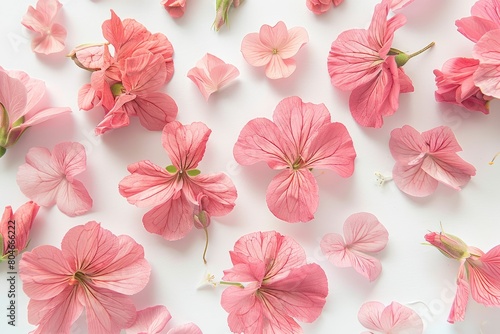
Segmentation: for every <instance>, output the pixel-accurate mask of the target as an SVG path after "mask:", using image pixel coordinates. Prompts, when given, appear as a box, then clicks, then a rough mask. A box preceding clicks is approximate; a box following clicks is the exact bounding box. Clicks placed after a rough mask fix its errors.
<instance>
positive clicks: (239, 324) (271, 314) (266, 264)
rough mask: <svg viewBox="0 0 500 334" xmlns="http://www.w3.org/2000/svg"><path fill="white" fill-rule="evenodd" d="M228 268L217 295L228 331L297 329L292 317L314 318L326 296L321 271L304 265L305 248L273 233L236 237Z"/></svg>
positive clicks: (296, 333)
mask: <svg viewBox="0 0 500 334" xmlns="http://www.w3.org/2000/svg"><path fill="white" fill-rule="evenodd" d="M230 255H231V261H232V263H233V268H231V269H229V270H225V271H224V277H223V278H222V279H223V280H224V281H221V284H230V285H236V286H230V287H228V288H226V290H224V292H223V293H222V298H221V304H222V307H223V308H224V309H225V310H226V311H227V312H228V313H229V316H228V324H229V328H230V329H231V331H232V332H233V333H244V334H253V333H289V334H299V333H302V328H301V327H300V325H299V324H298V323H297V321H296V320H299V321H302V322H313V321H314V320H316V319H317V318H318V317H319V315H320V314H321V312H322V310H323V306H324V305H325V301H326V296H327V295H328V282H327V279H326V275H325V272H324V271H323V269H321V267H320V266H318V265H317V264H315V263H311V264H307V263H306V255H305V252H304V249H303V248H302V247H301V246H300V245H299V244H298V243H297V242H296V241H295V240H293V239H292V238H290V237H287V236H283V235H281V234H279V233H278V232H275V231H270V232H256V233H251V234H247V235H245V236H243V237H241V238H240V239H239V240H238V241H236V244H235V245H234V250H233V251H231V252H230Z"/></svg>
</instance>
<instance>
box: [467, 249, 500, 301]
mask: <svg viewBox="0 0 500 334" xmlns="http://www.w3.org/2000/svg"><path fill="white" fill-rule="evenodd" d="M465 265H466V268H467V272H468V274H469V283H470V290H471V294H472V298H474V300H476V301H477V302H479V303H481V304H484V305H487V306H500V245H499V246H496V247H493V248H492V249H491V250H490V251H488V252H487V253H486V254H484V255H482V256H480V257H479V258H477V257H475V256H474V255H473V256H471V257H470V258H468V259H467V260H466V264H465Z"/></svg>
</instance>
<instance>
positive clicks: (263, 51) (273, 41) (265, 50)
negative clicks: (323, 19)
mask: <svg viewBox="0 0 500 334" xmlns="http://www.w3.org/2000/svg"><path fill="white" fill-rule="evenodd" d="M308 41H309V36H308V35H307V31H306V30H305V29H304V28H302V27H295V28H292V29H287V28H286V25H285V23H283V22H282V21H279V22H278V23H277V24H276V25H275V26H274V27H271V26H269V25H267V24H264V25H263V26H262V27H261V28H260V31H259V33H256V32H255V33H250V34H248V35H246V36H245V37H244V38H243V41H242V42H241V53H242V54H243V57H244V58H245V60H246V61H247V62H248V63H249V64H250V65H252V66H257V67H260V66H265V67H266V76H267V77H268V78H269V79H281V78H287V77H289V76H290V75H291V74H292V73H293V72H294V71H295V68H296V67H297V65H296V64H295V60H294V59H293V58H292V57H293V56H295V54H297V52H299V49H300V48H301V47H302V46H303V45H304V44H306V43H307V42H308Z"/></svg>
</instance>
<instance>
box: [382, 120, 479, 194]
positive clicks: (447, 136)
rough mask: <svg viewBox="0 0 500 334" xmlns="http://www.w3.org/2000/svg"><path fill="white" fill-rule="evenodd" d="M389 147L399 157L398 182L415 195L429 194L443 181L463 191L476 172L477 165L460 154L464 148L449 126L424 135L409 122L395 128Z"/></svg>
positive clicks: (395, 171) (397, 164)
mask: <svg viewBox="0 0 500 334" xmlns="http://www.w3.org/2000/svg"><path fill="white" fill-rule="evenodd" d="M389 148H390V150H391V154H392V156H393V157H394V159H395V160H396V164H395V165H394V169H393V171H392V175H393V178H394V182H395V183H396V185H397V187H398V188H399V189H400V190H401V191H403V192H405V193H407V194H408V195H411V196H417V197H424V196H429V195H430V194H432V193H433V192H434V191H435V190H436V188H437V186H438V183H439V182H441V183H444V184H445V185H447V186H449V187H451V188H453V189H455V190H460V187H461V186H464V185H465V184H467V183H468V182H469V180H470V178H471V176H474V175H476V169H475V168H474V166H472V165H471V164H469V163H468V162H466V161H464V160H463V159H462V158H460V157H459V156H458V155H457V152H460V151H461V150H462V148H461V147H460V145H459V144H458V142H457V140H456V138H455V135H454V134H453V132H452V131H451V129H450V128H449V127H447V126H440V127H437V128H434V129H431V130H429V131H426V132H423V133H422V134H420V133H419V132H418V131H417V130H415V129H414V128H412V127H411V126H409V125H405V126H403V127H402V128H398V129H394V130H392V132H391V139H390V140H389Z"/></svg>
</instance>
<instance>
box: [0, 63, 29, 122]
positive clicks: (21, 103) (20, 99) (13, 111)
mask: <svg viewBox="0 0 500 334" xmlns="http://www.w3.org/2000/svg"><path fill="white" fill-rule="evenodd" d="M27 94H28V93H27V90H26V87H25V85H23V83H22V82H21V81H20V80H18V79H15V78H12V77H11V76H9V74H8V73H7V72H5V71H4V70H1V69H0V101H2V105H3V107H4V108H5V110H6V111H7V114H8V115H9V125H11V124H12V123H14V122H15V121H17V120H18V119H19V118H21V117H22V116H24V115H25V113H26V112H27V110H26V104H27V103H28V98H27Z"/></svg>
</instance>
